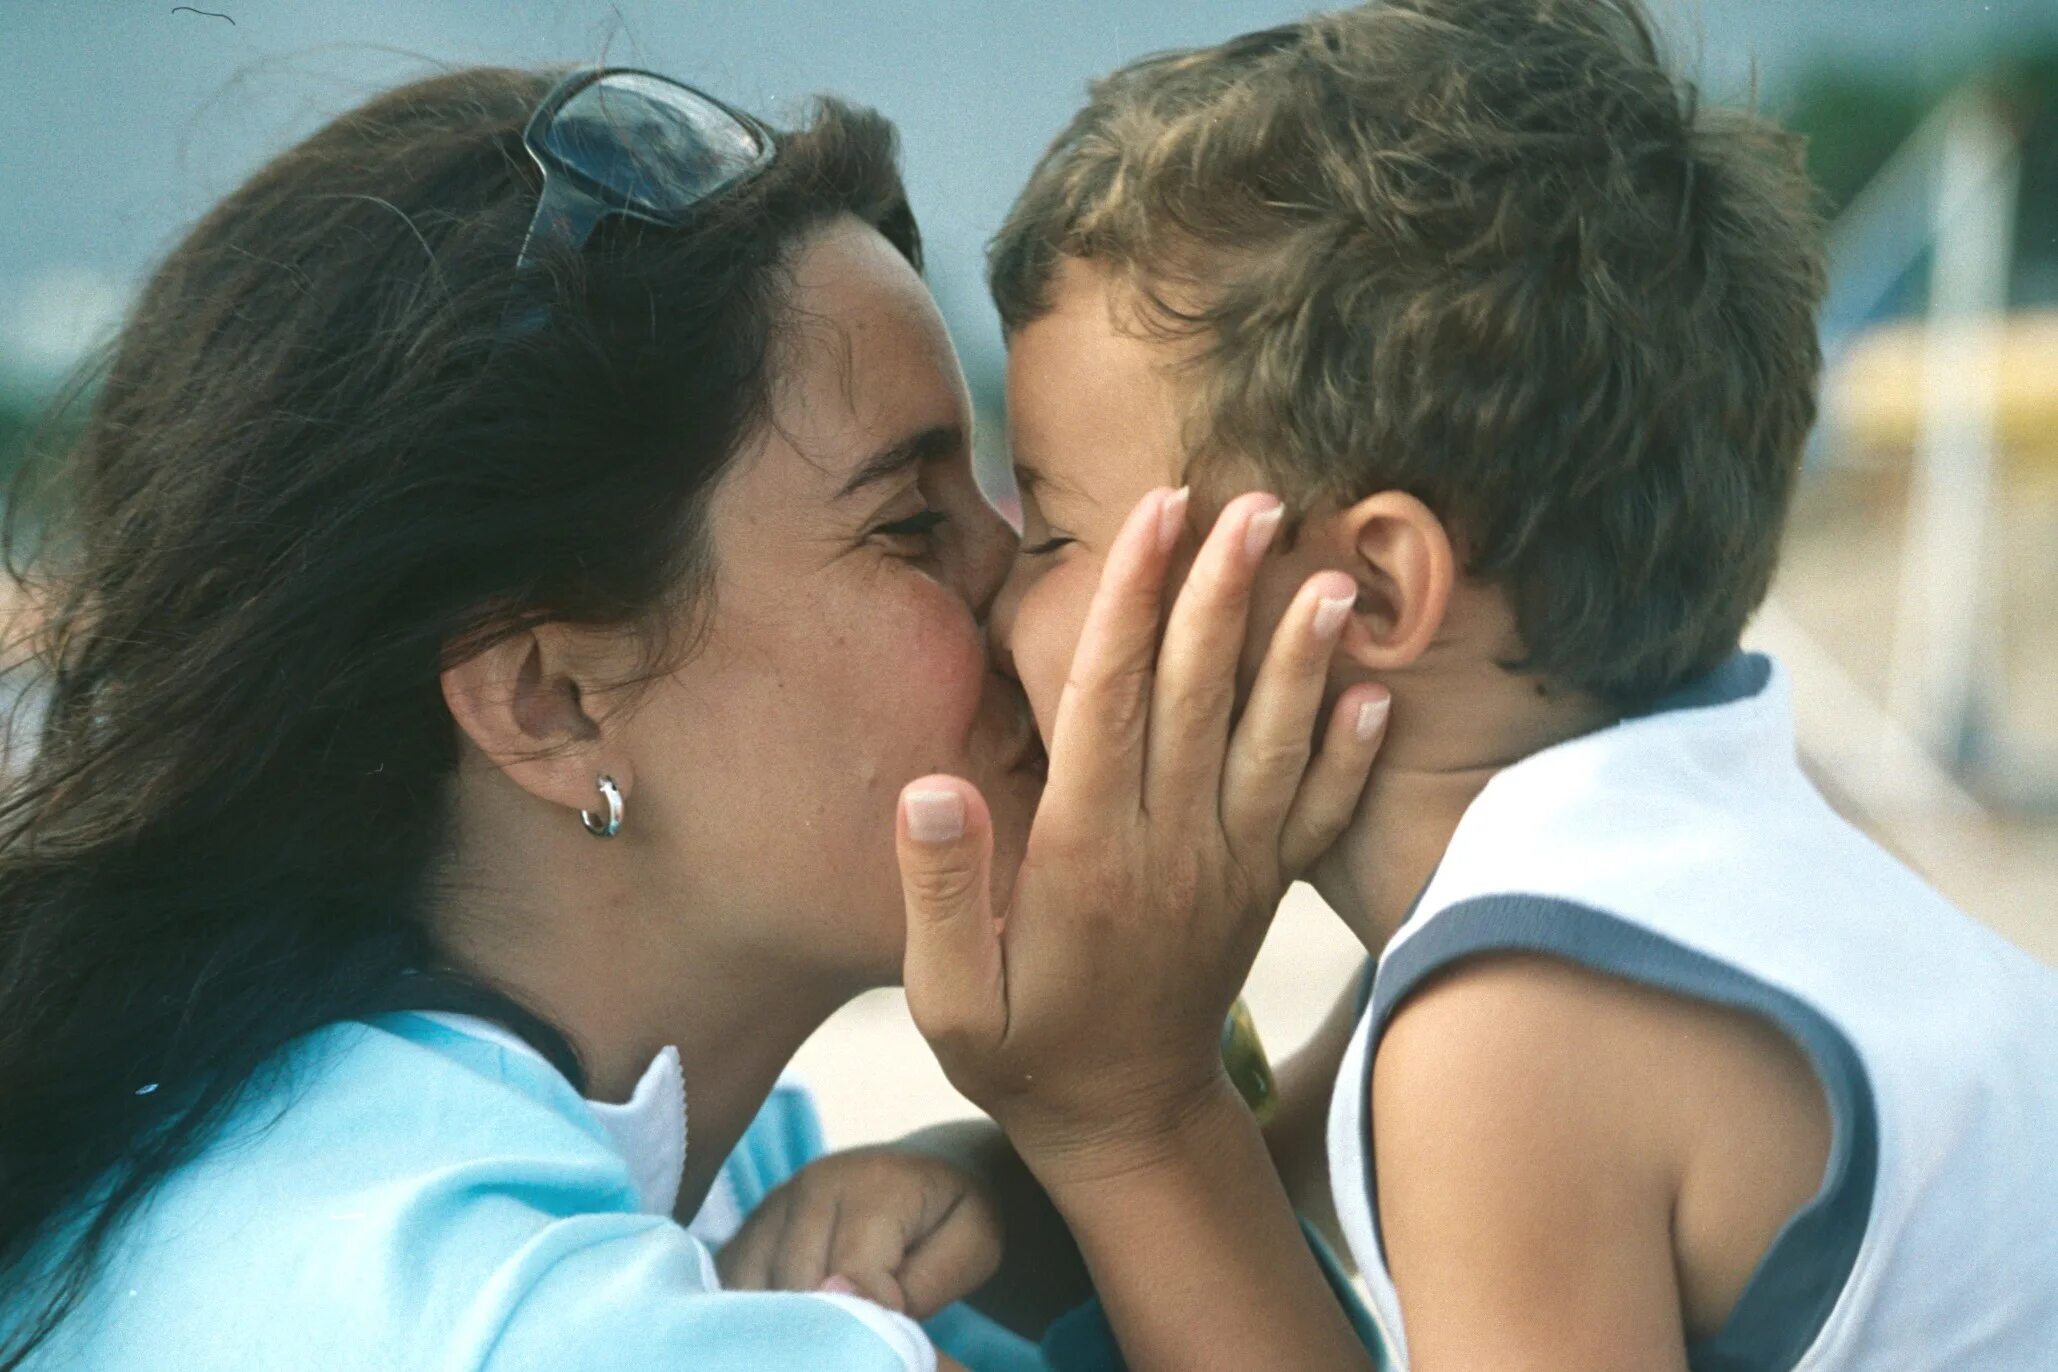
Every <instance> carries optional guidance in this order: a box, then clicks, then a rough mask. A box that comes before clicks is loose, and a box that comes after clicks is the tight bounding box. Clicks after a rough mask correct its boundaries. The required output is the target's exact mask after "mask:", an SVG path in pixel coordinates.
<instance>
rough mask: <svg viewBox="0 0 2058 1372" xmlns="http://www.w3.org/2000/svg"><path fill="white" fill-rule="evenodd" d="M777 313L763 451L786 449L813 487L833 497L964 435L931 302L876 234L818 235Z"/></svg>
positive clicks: (951, 361)
mask: <svg viewBox="0 0 2058 1372" xmlns="http://www.w3.org/2000/svg"><path fill="white" fill-rule="evenodd" d="M785 315H786V319H785V329H786V332H787V337H786V338H785V339H784V340H783V342H782V346H781V347H780V349H779V353H780V356H779V363H778V371H777V374H776V376H775V378H774V385H773V388H772V413H771V416H770V418H771V423H770V424H768V425H767V426H766V428H767V432H766V435H765V448H766V449H767V451H768V452H778V451H780V450H791V451H792V453H793V454H794V455H797V456H798V457H800V458H802V459H804V464H805V465H806V466H807V467H810V468H812V469H815V472H816V476H817V484H819V483H820V482H827V483H830V484H831V485H833V486H834V487H835V488H836V489H837V490H839V491H840V490H841V489H842V488H843V487H844V486H845V485H846V484H847V483H849V482H851V481H852V480H853V479H855V478H858V477H860V476H861V475H862V474H863V473H862V470H861V469H863V468H865V467H866V466H867V464H875V465H876V461H877V460H878V459H880V457H881V454H882V453H885V452H887V450H889V449H894V448H896V447H899V448H906V447H909V446H910V445H912V446H916V447H919V448H921V449H922V450H923V451H924V452H925V453H929V454H933V453H934V452H935V450H936V449H937V448H938V447H939V446H940V445H941V446H947V445H946V444H945V442H944V440H945V437H947V436H948V435H950V434H959V435H961V434H962V433H963V431H964V430H965V429H966V428H967V427H968V418H967V414H966V401H965V392H964V381H963V377H962V374H961V373H960V371H959V368H958V362H957V355H956V352H955V350H954V349H953V348H952V346H951V342H950V335H949V333H948V332H947V331H946V330H945V328H944V325H943V320H942V317H941V316H940V315H939V314H938V312H937V310H936V306H935V302H934V301H933V300H932V299H931V298H930V296H929V292H928V290H927V288H926V287H924V286H923V284H922V281H921V278H920V277H919V276H917V275H916V274H915V272H914V269H913V268H912V267H911V266H909V264H908V263H907V261H906V260H905V259H904V258H902V257H901V256H900V254H899V253H898V252H897V251H895V250H894V248H893V247H892V245H891V244H890V243H888V242H887V241H886V239H885V238H884V237H882V236H881V235H880V234H878V233H877V232H876V231H875V230H873V229H871V228H869V227H867V226H865V225H863V224H861V223H859V222H858V221H857V220H855V219H853V220H849V221H847V222H842V221H840V222H838V223H837V224H835V225H833V226H831V227H830V228H827V229H825V230H823V231H821V232H820V233H819V234H818V235H816V237H815V238H814V239H813V240H812V241H810V242H809V243H808V244H807V246H806V247H805V248H803V250H802V251H801V253H800V255H799V257H798V258H797V260H796V262H795V264H794V269H793V280H792V288H791V291H790V297H789V301H788V308H787V310H786V311H785ZM957 442H958V443H959V444H961V443H962V438H961V437H960V438H959V439H958V440H957Z"/></svg>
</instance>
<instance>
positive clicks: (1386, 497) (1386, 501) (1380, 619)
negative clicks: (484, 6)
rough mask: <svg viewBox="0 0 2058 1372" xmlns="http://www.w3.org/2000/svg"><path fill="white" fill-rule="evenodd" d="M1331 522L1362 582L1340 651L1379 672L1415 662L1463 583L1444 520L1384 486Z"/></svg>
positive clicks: (1357, 576) (1402, 494) (1431, 639)
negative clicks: (1455, 588) (1458, 582)
mask: <svg viewBox="0 0 2058 1372" xmlns="http://www.w3.org/2000/svg"><path fill="white" fill-rule="evenodd" d="M1332 527H1333V528H1334V531H1335V533H1336V535H1337V541H1338V542H1339V543H1340V544H1341V545H1342V548H1343V550H1344V553H1345V556H1346V558H1347V560H1348V567H1347V570H1349V571H1350V573H1351V575H1352V576H1354V577H1356V578H1357V582H1358V606H1357V613H1356V614H1355V616H1354V618H1355V619H1356V621H1357V622H1356V624H1355V625H1353V626H1352V627H1351V628H1350V629H1348V630H1347V631H1346V632H1345V633H1344V636H1343V642H1342V644H1341V645H1340V651H1341V652H1342V653H1343V654H1344V655H1345V656H1346V657H1348V658H1349V659H1350V660H1351V661H1353V662H1355V663H1357V664H1358V665H1359V666H1361V667H1364V668H1367V669H1368V670H1371V671H1374V672H1388V671H1392V670H1394V669H1396V668H1400V667H1406V666H1409V665H1410V664H1412V663H1413V662H1414V661H1415V660H1416V659H1417V658H1419V657H1421V656H1422V654H1423V653H1424V652H1425V651H1427V650H1428V648H1429V645H1430V643H1431V642H1433V641H1434V640H1435V638H1436V635H1437V633H1438V631H1439V630H1441V629H1442V628H1443V622H1444V615H1445V613H1446V612H1447V611H1448V610H1449V609H1450V603H1451V591H1452V588H1453V586H1454V585H1455V584H1456V581H1457V561H1458V559H1457V554H1456V552H1455V550H1453V548H1452V547H1451V538H1450V534H1449V533H1448V532H1447V531H1446V530H1445V529H1444V525H1443V521H1442V520H1440V519H1438V518H1437V517H1436V515H1435V513H1434V512H1433V511H1431V510H1430V508H1429V507H1428V506H1427V505H1424V504H1423V503H1422V502H1421V501H1419V500H1417V499H1416V498H1415V497H1414V496H1411V495H1408V494H1406V493H1405V492H1402V491H1380V492H1378V493H1376V494H1374V495H1369V496H1366V497H1365V498H1364V499H1363V500H1360V501H1359V502H1358V503H1357V504H1355V505H1351V506H1348V507H1346V508H1345V509H1343V510H1341V511H1339V512H1338V513H1337V514H1336V516H1335V517H1334V520H1333V526H1332Z"/></svg>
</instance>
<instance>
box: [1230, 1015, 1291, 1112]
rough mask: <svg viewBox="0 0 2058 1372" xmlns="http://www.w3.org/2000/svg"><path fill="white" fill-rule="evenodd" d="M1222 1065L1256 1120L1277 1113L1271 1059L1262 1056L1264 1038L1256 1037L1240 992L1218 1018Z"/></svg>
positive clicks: (1256, 1031) (1277, 1103)
mask: <svg viewBox="0 0 2058 1372" xmlns="http://www.w3.org/2000/svg"><path fill="white" fill-rule="evenodd" d="M1222 1066H1223V1067H1225V1068H1227V1069H1228V1072H1229V1080H1231V1081H1233V1082H1235V1083H1236V1090H1237V1093H1238V1094H1239V1095H1241V1096H1242V1097H1243V1102H1244V1104H1246V1105H1248V1106H1250V1108H1251V1113H1252V1114H1253V1115H1256V1116H1257V1117H1258V1123H1259V1124H1267V1123H1270V1122H1271V1119H1272V1116H1274V1115H1276V1114H1278V1113H1279V1084H1278V1083H1277V1082H1276V1081H1274V1080H1273V1078H1272V1060H1271V1059H1270V1058H1268V1057H1266V1056H1265V1044H1264V1041H1263V1040H1262V1039H1260V1038H1259V1037H1258V1026H1257V1024H1256V1022H1255V1021H1253V1020H1252V1019H1251V1010H1250V1007H1249V1006H1248V1005H1245V1004H1244V1003H1243V997H1241V996H1238V997H1237V999H1236V1004H1234V1005H1232V1006H1230V1007H1229V1018H1228V1019H1226V1020H1224V1021H1222Z"/></svg>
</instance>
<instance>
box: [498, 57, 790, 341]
mask: <svg viewBox="0 0 2058 1372" xmlns="http://www.w3.org/2000/svg"><path fill="white" fill-rule="evenodd" d="M522 144H523V146H524V147H526V148H528V150H529V156H531V157H533V158H535V159H536V165H537V166H538V167H539V168H541V169H542V172H543V191H542V194H541V195H540V196H539V197H538V198H537V201H536V213H535V215H534V216H533V217H532V218H531V219H530V220H529V231H528V233H527V234H526V235H525V236H524V237H523V239H522V250H521V254H520V255H519V256H518V257H517V258H516V259H515V271H516V278H517V279H516V285H515V289H514V292H513V294H512V295H511V297H510V298H509V300H508V303H507V309H506V311H505V312H504V313H503V315H502V317H501V328H500V332H501V336H502V338H507V337H510V336H513V335H517V334H522V333H526V332H529V331H530V330H532V329H535V328H538V327H540V326H541V325H542V324H543V323H544V322H545V321H546V320H547V319H548V318H549V316H550V299H551V296H550V283H549V281H548V279H547V276H546V274H545V273H544V272H543V271H542V270H541V268H540V262H541V260H542V259H543V257H544V256H545V255H546V254H548V253H551V252H554V251H558V250H561V249H568V250H571V251H577V250H578V249H579V248H582V247H584V246H585V244H586V241H587V240H588V239H589V238H591V237H592V235H593V230H594V228H595V227H596V226H597V225H598V224H599V223H600V221H601V220H603V219H606V218H608V217H609V216H611V215H626V216H628V217H629V218H631V219H641V220H643V221H645V222H646V223H651V224H662V225H668V226H672V225H679V224H683V223H685V222H686V220H687V219H688V218H689V217H690V214H691V211H692V210H693V208H694V207H695V206H697V205H699V204H700V203H702V202H703V201H705V200H707V199H708V198H709V197H710V196H713V195H715V194H717V193H719V192H721V191H723V190H726V189H728V188H729V187H731V186H734V185H736V184H738V183H740V182H742V181H745V180H748V179H749V178H750V177H752V176H754V175H756V174H757V173H758V172H760V171H762V170H764V168H765V167H767V166H769V165H770V164H771V161H772V158H773V156H774V154H775V151H776V149H775V146H774V143H773V140H772V132H771V130H770V129H767V128H766V127H765V126H764V125H763V124H760V123H759V122H758V121H757V120H755V119H753V118H751V117H750V116H749V115H747V114H745V113H743V112H742V111H741V110H737V109H732V108H731V107H730V106H728V105H725V104H723V103H722V102H721V101H720V100H717V99H715V98H714V97H713V96H712V95H709V94H707V93H706V92H704V91H698V90H695V89H694V88H693V87H691V86H688V85H686V84H684V83H683V82H679V81H674V80H672V79H671V78H670V77H668V76H660V75H658V74H657V73H656V72H649V71H638V70H636V69H634V68H631V67H596V68H589V69H587V70H584V71H576V72H573V73H571V74H570V75H569V76H567V77H565V78H564V79H563V80H562V81H559V82H558V83H557V85H556V86H555V87H553V88H552V89H551V92H550V94H548V95H546V96H545V97H544V98H543V103H542V104H540V105H538V106H537V107H536V113H535V114H534V115H532V116H531V117H530V119H529V126H528V128H527V129H526V130H525V131H524V132H523V134H522Z"/></svg>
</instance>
